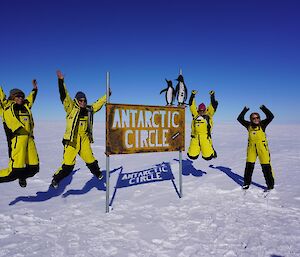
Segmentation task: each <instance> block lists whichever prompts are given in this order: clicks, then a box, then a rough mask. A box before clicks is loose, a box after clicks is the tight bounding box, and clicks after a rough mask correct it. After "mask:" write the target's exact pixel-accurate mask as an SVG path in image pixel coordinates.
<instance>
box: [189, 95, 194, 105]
mask: <svg viewBox="0 0 300 257" xmlns="http://www.w3.org/2000/svg"><path fill="white" fill-rule="evenodd" d="M194 98H195V94H193V93H191V96H190V99H189V106H191V105H192V104H193V100H194Z"/></svg>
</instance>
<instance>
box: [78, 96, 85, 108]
mask: <svg viewBox="0 0 300 257" xmlns="http://www.w3.org/2000/svg"><path fill="white" fill-rule="evenodd" d="M78 104H79V107H80V108H85V107H86V99H85V98H80V99H78Z"/></svg>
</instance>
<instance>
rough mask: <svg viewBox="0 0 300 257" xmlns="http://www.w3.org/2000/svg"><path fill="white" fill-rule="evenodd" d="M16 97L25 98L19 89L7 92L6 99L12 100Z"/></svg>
mask: <svg viewBox="0 0 300 257" xmlns="http://www.w3.org/2000/svg"><path fill="white" fill-rule="evenodd" d="M17 95H21V96H22V97H23V98H25V94H24V92H23V91H22V90H21V89H18V88H13V89H12V90H10V91H9V97H8V99H9V100H13V99H14V98H15V96H17Z"/></svg>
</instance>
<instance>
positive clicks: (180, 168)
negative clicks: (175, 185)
mask: <svg viewBox="0 0 300 257" xmlns="http://www.w3.org/2000/svg"><path fill="white" fill-rule="evenodd" d="M179 75H182V69H181V68H180V69H179ZM184 126H185V124H184ZM179 194H180V198H181V197H182V151H181V150H179Z"/></svg>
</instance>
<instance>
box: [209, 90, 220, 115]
mask: <svg viewBox="0 0 300 257" xmlns="http://www.w3.org/2000/svg"><path fill="white" fill-rule="evenodd" d="M210 102H211V105H212V107H213V108H214V109H215V111H216V110H217V108H218V104H219V103H218V101H216V98H215V94H211V95H210Z"/></svg>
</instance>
